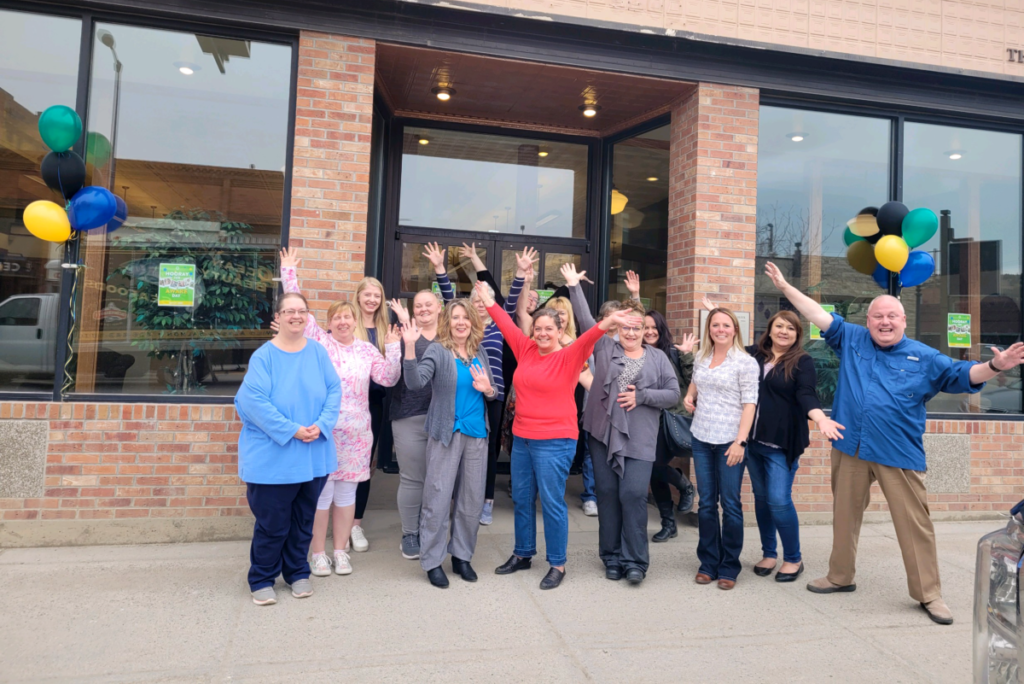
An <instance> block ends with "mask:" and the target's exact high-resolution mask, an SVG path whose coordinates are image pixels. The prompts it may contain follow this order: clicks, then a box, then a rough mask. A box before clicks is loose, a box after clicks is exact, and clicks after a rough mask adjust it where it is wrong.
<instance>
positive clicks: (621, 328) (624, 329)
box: [619, 325, 643, 332]
mask: <svg viewBox="0 0 1024 684" xmlns="http://www.w3.org/2000/svg"><path fill="white" fill-rule="evenodd" d="M641 330H643V328H641V327H639V326H634V327H627V326H624V325H621V326H619V332H640V331H641Z"/></svg>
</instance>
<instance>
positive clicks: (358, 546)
mask: <svg viewBox="0 0 1024 684" xmlns="http://www.w3.org/2000/svg"><path fill="white" fill-rule="evenodd" d="M594 515H597V514H596V513H595V514H594ZM349 541H350V542H351V543H352V548H353V549H354V550H355V551H358V552H359V553H362V552H363V551H366V550H368V549H369V548H370V542H368V541H366V535H365V534H363V528H362V527H360V526H359V525H356V526H355V527H353V528H352V535H351V536H350V537H349Z"/></svg>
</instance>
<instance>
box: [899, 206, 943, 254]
mask: <svg viewBox="0 0 1024 684" xmlns="http://www.w3.org/2000/svg"><path fill="white" fill-rule="evenodd" d="M938 229H939V217H938V216H936V215H935V212H934V211H932V210H931V209H925V208H924V207H920V208H918V209H914V210H912V211H911V212H910V213H909V214H907V215H906V216H904V217H903V239H904V240H906V241H907V246H908V247H910V248H911V249H913V248H914V247H919V246H921V245H923V244H924V243H926V242H928V241H929V240H931V239H932V236H933V235H935V232H936V231H937V230H938Z"/></svg>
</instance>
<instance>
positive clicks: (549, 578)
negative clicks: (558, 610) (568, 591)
mask: <svg viewBox="0 0 1024 684" xmlns="http://www.w3.org/2000/svg"><path fill="white" fill-rule="evenodd" d="M564 579H565V570H559V569H558V568H551V569H550V570H548V574H546V575H544V579H542V580H541V581H540V588H541V589H556V588H558V585H559V584H561V583H562V580H564Z"/></svg>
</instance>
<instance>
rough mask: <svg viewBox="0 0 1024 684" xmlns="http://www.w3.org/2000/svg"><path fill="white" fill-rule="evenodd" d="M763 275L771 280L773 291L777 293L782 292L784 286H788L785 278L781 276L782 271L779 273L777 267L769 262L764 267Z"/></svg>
mask: <svg viewBox="0 0 1024 684" xmlns="http://www.w3.org/2000/svg"><path fill="white" fill-rule="evenodd" d="M764 274H765V275H766V276H768V277H769V278H770V279H771V281H772V285H774V286H775V289H776V290H778V291H779V292H782V290H783V289H785V287H786V285H788V283H787V282H786V278H785V277H783V275H782V271H780V270H779V267H778V266H776V265H775V264H773V263H772V262H770V261H769V262H768V263H766V264H765V265H764Z"/></svg>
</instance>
